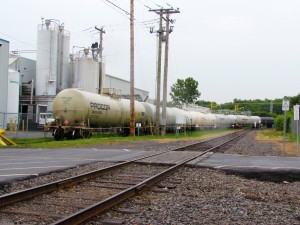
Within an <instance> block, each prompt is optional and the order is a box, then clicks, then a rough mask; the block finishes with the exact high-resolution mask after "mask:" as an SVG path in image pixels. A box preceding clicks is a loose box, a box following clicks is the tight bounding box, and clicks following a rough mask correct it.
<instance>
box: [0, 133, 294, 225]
mask: <svg viewBox="0 0 300 225" xmlns="http://www.w3.org/2000/svg"><path fill="white" fill-rule="evenodd" d="M255 133H256V132H255V131H254V132H251V133H250V134H249V135H247V136H245V137H244V138H242V139H240V140H238V141H236V142H235V143H234V144H232V145H230V146H228V147H227V148H226V150H224V153H227V154H242V155H261V156H264V155H274V156H279V155H281V151H280V150H279V149H278V148H277V147H276V145H274V144H270V143H265V142H264V143H262V142H258V141H256V140H255ZM184 144H185V143H181V142H180V144H179V143H177V144H176V143H175V144H174V142H173V143H170V144H169V145H168V144H166V143H164V144H163V145H162V146H160V145H159V144H154V143H153V142H151V143H150V142H149V145H147V142H143V143H125V144H124V146H122V147H124V148H127V147H128V146H136V148H139V149H147V150H149V151H150V150H152V147H153V146H155V149H153V150H159V149H161V150H162V149H164V150H165V149H170V148H174V146H175V145H177V146H178V145H184ZM147 146H148V147H147ZM149 146H150V147H149ZM107 165H109V163H101V162H99V163H96V164H91V165H87V166H84V167H78V168H74V169H71V170H68V171H67V173H53V174H50V175H47V176H43V177H39V178H35V179H30V180H26V181H21V182H14V183H11V184H9V185H6V186H4V187H2V188H3V189H2V194H3V193H8V192H12V191H17V190H22V189H24V188H29V187H32V186H37V185H40V184H43V183H47V182H49V181H50V180H55V179H61V178H65V177H69V176H72V175H75V174H80V173H83V172H87V171H89V170H90V169H95V168H100V167H104V166H107ZM264 178H265V177H264ZM267 178H268V179H267V180H262V179H247V178H244V177H243V176H241V175H239V174H227V173H226V172H224V171H219V170H209V169H200V168H182V169H180V171H178V172H176V173H175V174H173V175H172V176H171V177H170V178H168V181H164V182H163V183H167V182H172V180H176V179H181V180H182V182H181V183H180V184H176V188H175V189H169V190H168V192H164V193H158V192H153V191H152V190H151V189H150V190H148V191H146V192H144V193H142V194H141V195H139V196H136V197H134V198H132V199H130V200H129V201H126V202H125V203H123V204H121V205H120V206H118V207H116V208H115V209H114V210H111V211H109V212H108V213H106V214H105V215H102V216H100V217H96V218H95V219H94V220H93V221H91V222H89V223H87V224H95V225H96V224H103V221H105V220H119V221H122V222H123V224H152V225H156V224H170V225H171V224H172V225H181V224H300V182H299V180H294V181H293V180H287V179H285V175H283V176H282V177H280V178H278V177H276V179H275V178H274V179H273V177H272V176H271V175H269V176H268V177H267ZM122 208H125V209H135V210H136V213H134V214H124V213H120V212H119V211H118V209H122Z"/></svg>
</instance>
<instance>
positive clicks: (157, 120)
mask: <svg viewBox="0 0 300 225" xmlns="http://www.w3.org/2000/svg"><path fill="white" fill-rule="evenodd" d="M149 11H153V12H156V13H159V14H160V20H159V30H158V31H157V32H158V33H159V41H158V42H159V43H158V62H157V84H156V86H157V87H156V89H157V90H156V115H155V135H159V128H160V89H161V88H160V84H161V58H162V57H161V51H162V40H163V32H164V30H163V27H162V19H163V14H167V18H166V19H165V20H166V44H165V63H164V83H163V107H162V121H161V122H162V133H161V134H162V135H165V134H166V127H167V126H166V125H167V118H166V114H167V113H166V107H167V82H168V52H169V34H170V32H171V31H172V30H171V29H170V19H169V15H170V14H172V13H179V10H174V9H155V10H149ZM152 32H153V30H152Z"/></svg>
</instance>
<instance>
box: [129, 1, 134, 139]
mask: <svg viewBox="0 0 300 225" xmlns="http://www.w3.org/2000/svg"><path fill="white" fill-rule="evenodd" d="M134 114H135V109H134V0H130V135H131V136H135V118H134Z"/></svg>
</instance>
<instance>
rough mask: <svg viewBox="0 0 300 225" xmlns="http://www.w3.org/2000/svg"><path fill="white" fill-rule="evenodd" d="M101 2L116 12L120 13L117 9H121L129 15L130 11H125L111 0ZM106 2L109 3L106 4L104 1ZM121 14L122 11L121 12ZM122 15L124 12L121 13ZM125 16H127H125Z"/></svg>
mask: <svg viewBox="0 0 300 225" xmlns="http://www.w3.org/2000/svg"><path fill="white" fill-rule="evenodd" d="M101 1H102V2H103V3H105V4H106V5H108V6H109V7H111V8H112V9H114V10H116V11H117V12H119V13H121V12H120V11H118V10H117V9H119V10H121V11H122V12H124V13H125V14H126V16H130V13H129V12H127V11H126V10H125V9H122V8H121V7H120V6H118V5H116V4H114V3H113V2H111V1H109V0H101ZM105 1H106V2H108V3H109V4H111V5H112V6H111V5H109V4H107V3H106V2H105ZM121 14H122V13H121ZM122 15H123V16H124V14H122ZM126 18H127V17H126Z"/></svg>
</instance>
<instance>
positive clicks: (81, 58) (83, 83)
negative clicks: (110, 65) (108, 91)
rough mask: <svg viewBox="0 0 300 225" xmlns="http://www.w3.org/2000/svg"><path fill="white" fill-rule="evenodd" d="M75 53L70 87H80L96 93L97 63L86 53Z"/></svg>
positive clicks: (97, 87)
mask: <svg viewBox="0 0 300 225" xmlns="http://www.w3.org/2000/svg"><path fill="white" fill-rule="evenodd" d="M88 54H89V53H88V49H85V54H83V55H81V54H77V55H76V56H75V59H74V62H73V68H72V71H73V82H72V88H80V89H81V90H83V91H89V92H92V93H98V89H99V63H98V62H97V61H95V60H94V59H93V58H91V57H90V56H89V55H88Z"/></svg>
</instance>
